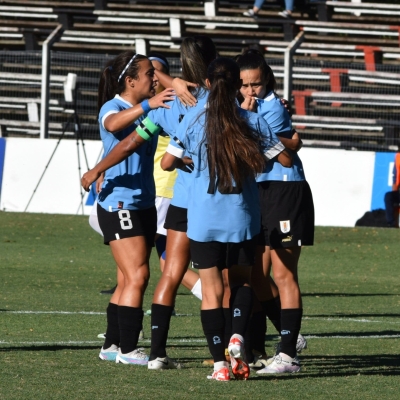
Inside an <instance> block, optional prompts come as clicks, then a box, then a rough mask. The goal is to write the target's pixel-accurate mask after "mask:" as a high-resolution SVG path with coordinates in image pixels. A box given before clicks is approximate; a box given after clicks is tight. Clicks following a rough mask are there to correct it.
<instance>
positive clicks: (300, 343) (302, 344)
mask: <svg viewBox="0 0 400 400" xmlns="http://www.w3.org/2000/svg"><path fill="white" fill-rule="evenodd" d="M281 343H282V342H279V343H278V344H277V345H276V351H275V355H278V354H279V353H280V352H281V346H282V344H281ZM306 348H307V340H306V338H305V337H304V336H303V335H302V334H301V333H299V336H297V342H296V352H297V353H298V354H300V353H301V352H302V350H305V349H306Z"/></svg>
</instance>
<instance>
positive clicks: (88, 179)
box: [81, 169, 101, 192]
mask: <svg viewBox="0 0 400 400" xmlns="http://www.w3.org/2000/svg"><path fill="white" fill-rule="evenodd" d="M100 175H101V174H100V172H97V171H96V170H95V169H91V170H89V171H88V172H86V173H85V174H83V176H82V179H81V185H82V187H83V188H84V189H85V190H86V191H87V192H88V191H89V190H90V185H91V184H92V183H93V182H94V181H96V180H97V179H99V177H100Z"/></svg>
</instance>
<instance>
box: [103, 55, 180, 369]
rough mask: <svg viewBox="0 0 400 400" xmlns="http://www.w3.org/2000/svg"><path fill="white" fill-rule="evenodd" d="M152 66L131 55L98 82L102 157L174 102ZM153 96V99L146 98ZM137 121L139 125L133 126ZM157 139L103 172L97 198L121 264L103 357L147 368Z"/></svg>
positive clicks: (119, 60) (107, 237)
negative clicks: (144, 334) (157, 90)
mask: <svg viewBox="0 0 400 400" xmlns="http://www.w3.org/2000/svg"><path fill="white" fill-rule="evenodd" d="M155 84H156V78H155V75H154V68H153V66H152V64H151V62H150V61H149V60H148V59H147V58H146V57H144V56H142V55H139V54H134V53H133V52H132V51H127V52H124V53H122V54H120V55H119V56H117V57H116V58H115V59H113V60H112V61H110V62H109V63H108V64H107V65H106V68H105V69H104V71H103V73H102V76H101V78H100V83H99V100H98V105H99V109H100V111H99V125H100V135H101V139H102V141H103V146H104V154H105V155H107V154H108V153H109V152H110V151H111V149H112V148H113V147H114V146H115V145H116V144H117V143H119V142H120V141H121V140H122V139H123V138H124V137H126V136H127V135H129V134H130V133H131V132H132V130H134V129H135V127H136V124H137V120H138V118H139V117H140V116H141V115H142V114H143V113H144V112H147V111H149V110H150V109H152V108H155V107H160V106H161V107H165V105H164V101H166V100H171V99H173V96H172V89H168V90H166V91H164V92H163V93H161V94H159V95H157V96H155V97H153V96H154V86H155ZM149 98H151V99H150V100H147V99H149ZM135 121H136V122H135ZM155 147H156V141H149V142H147V145H146V146H142V147H141V148H140V149H138V151H137V152H136V153H135V154H133V155H132V156H131V157H129V158H128V159H127V160H126V161H125V162H123V163H120V164H118V165H115V167H113V168H110V169H108V170H107V171H106V173H105V178H104V182H103V185H102V190H101V192H100V193H99V196H98V209H97V212H98V219H99V223H100V228H101V231H102V232H103V234H104V243H105V244H109V245H110V247H111V251H112V253H113V256H114V259H115V261H116V263H117V265H118V271H117V283H118V284H117V288H116V290H115V292H114V294H113V296H112V297H111V300H110V303H109V305H108V308H107V332H106V339H105V342H104V345H103V347H102V349H101V352H100V355H99V357H100V358H101V359H103V360H116V361H117V362H121V363H124V364H138V365H147V361H148V357H147V355H146V354H145V353H144V352H143V351H142V349H138V348H137V341H138V337H139V333H140V331H141V329H142V320H143V310H142V301H143V295H144V291H145V289H146V286H147V282H148V278H149V265H148V264H149V256H150V251H151V247H152V244H153V243H154V235H155V230H156V219H157V215H156V210H155V206H154V198H155V190H154V180H153V163H154V152H155ZM96 179H97V178H96Z"/></svg>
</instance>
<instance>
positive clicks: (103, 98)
mask: <svg viewBox="0 0 400 400" xmlns="http://www.w3.org/2000/svg"><path fill="white" fill-rule="evenodd" d="M134 55H135V52H133V51H125V52H123V53H121V54H119V55H118V56H117V57H115V58H114V59H112V60H110V61H108V62H107V64H106V66H105V68H104V70H103V72H102V74H101V76H100V81H99V89H98V100H97V107H98V110H100V108H101V107H102V106H103V104H104V103H106V102H107V101H109V100H111V99H112V98H114V97H115V95H116V94H121V93H122V92H123V91H124V90H125V78H126V77H127V76H130V77H132V78H134V79H137V77H138V73H139V63H138V62H139V61H141V60H145V59H147V57H146V56H142V55H141V54H138V55H137V56H136V57H135V59H134V60H133V61H132V62H131V63H130V65H129V67H128V68H127V69H126V71H124V69H125V68H126V66H127V65H128V63H129V62H130V61H131V60H132V58H133V57H134ZM122 72H124V73H123V74H122V76H121V73H122Z"/></svg>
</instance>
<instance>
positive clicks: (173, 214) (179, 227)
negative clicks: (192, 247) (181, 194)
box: [164, 204, 188, 232]
mask: <svg viewBox="0 0 400 400" xmlns="http://www.w3.org/2000/svg"><path fill="white" fill-rule="evenodd" d="M187 224H188V219H187V208H182V207H176V206H173V205H172V204H170V206H169V207H168V211H167V216H166V217H165V223H164V228H165V229H172V230H173V231H178V232H187Z"/></svg>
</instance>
